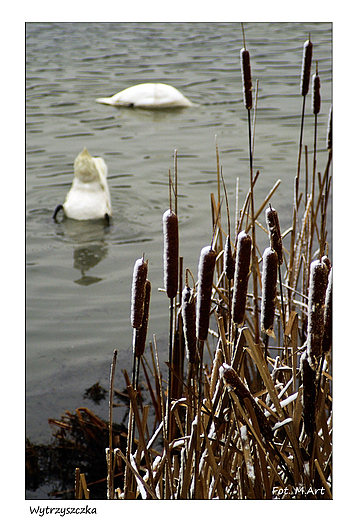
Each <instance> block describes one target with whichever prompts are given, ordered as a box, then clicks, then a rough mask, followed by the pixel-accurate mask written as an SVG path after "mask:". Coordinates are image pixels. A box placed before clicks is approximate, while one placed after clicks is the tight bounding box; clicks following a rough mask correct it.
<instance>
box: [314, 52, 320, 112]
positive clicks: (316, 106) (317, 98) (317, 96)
mask: <svg viewBox="0 0 353 520" xmlns="http://www.w3.org/2000/svg"><path fill="white" fill-rule="evenodd" d="M320 107H321V95H320V77H319V75H318V69H317V62H316V72H315V74H313V92H312V109H313V114H318V113H319V112H320Z"/></svg>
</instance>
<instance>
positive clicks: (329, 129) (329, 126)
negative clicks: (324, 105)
mask: <svg viewBox="0 0 353 520" xmlns="http://www.w3.org/2000/svg"><path fill="white" fill-rule="evenodd" d="M326 148H327V149H328V150H332V105H331V108H330V114H329V116H328V124H327V137H326Z"/></svg>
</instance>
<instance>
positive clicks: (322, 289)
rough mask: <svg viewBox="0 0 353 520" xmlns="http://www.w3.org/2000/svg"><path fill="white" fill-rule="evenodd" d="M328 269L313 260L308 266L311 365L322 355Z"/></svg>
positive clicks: (308, 346) (308, 347)
mask: <svg viewBox="0 0 353 520" xmlns="http://www.w3.org/2000/svg"><path fill="white" fill-rule="evenodd" d="M327 279H328V269H327V265H326V264H325V262H322V261H321V260H314V261H313V262H311V264H310V277H309V301H308V334H307V350H308V358H309V361H310V363H312V364H313V365H314V364H315V361H316V360H318V358H319V357H320V355H321V353H322V338H323V335H324V311H325V295H326V287H327Z"/></svg>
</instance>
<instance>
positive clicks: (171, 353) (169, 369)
mask: <svg viewBox="0 0 353 520" xmlns="http://www.w3.org/2000/svg"><path fill="white" fill-rule="evenodd" d="M169 302H170V303H169V354H168V360H169V367H168V393H167V409H166V422H167V428H166V429H167V432H166V433H167V439H168V442H169V441H170V440H171V439H170V433H171V427H170V405H171V400H172V396H171V393H172V370H171V366H172V361H173V336H174V332H173V318H174V310H173V307H174V299H173V298H170V300H169Z"/></svg>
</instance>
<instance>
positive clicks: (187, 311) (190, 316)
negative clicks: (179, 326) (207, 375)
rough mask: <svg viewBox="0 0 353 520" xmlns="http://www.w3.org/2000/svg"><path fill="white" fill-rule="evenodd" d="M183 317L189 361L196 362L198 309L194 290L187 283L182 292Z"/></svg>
mask: <svg viewBox="0 0 353 520" xmlns="http://www.w3.org/2000/svg"><path fill="white" fill-rule="evenodd" d="M181 317H182V320H183V331H184V338H185V349H186V355H187V358H188V360H189V363H194V362H195V358H196V321H195V320H196V311H195V297H194V292H193V290H192V289H191V287H189V286H188V285H185V287H184V289H183V292H182V293H181Z"/></svg>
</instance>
